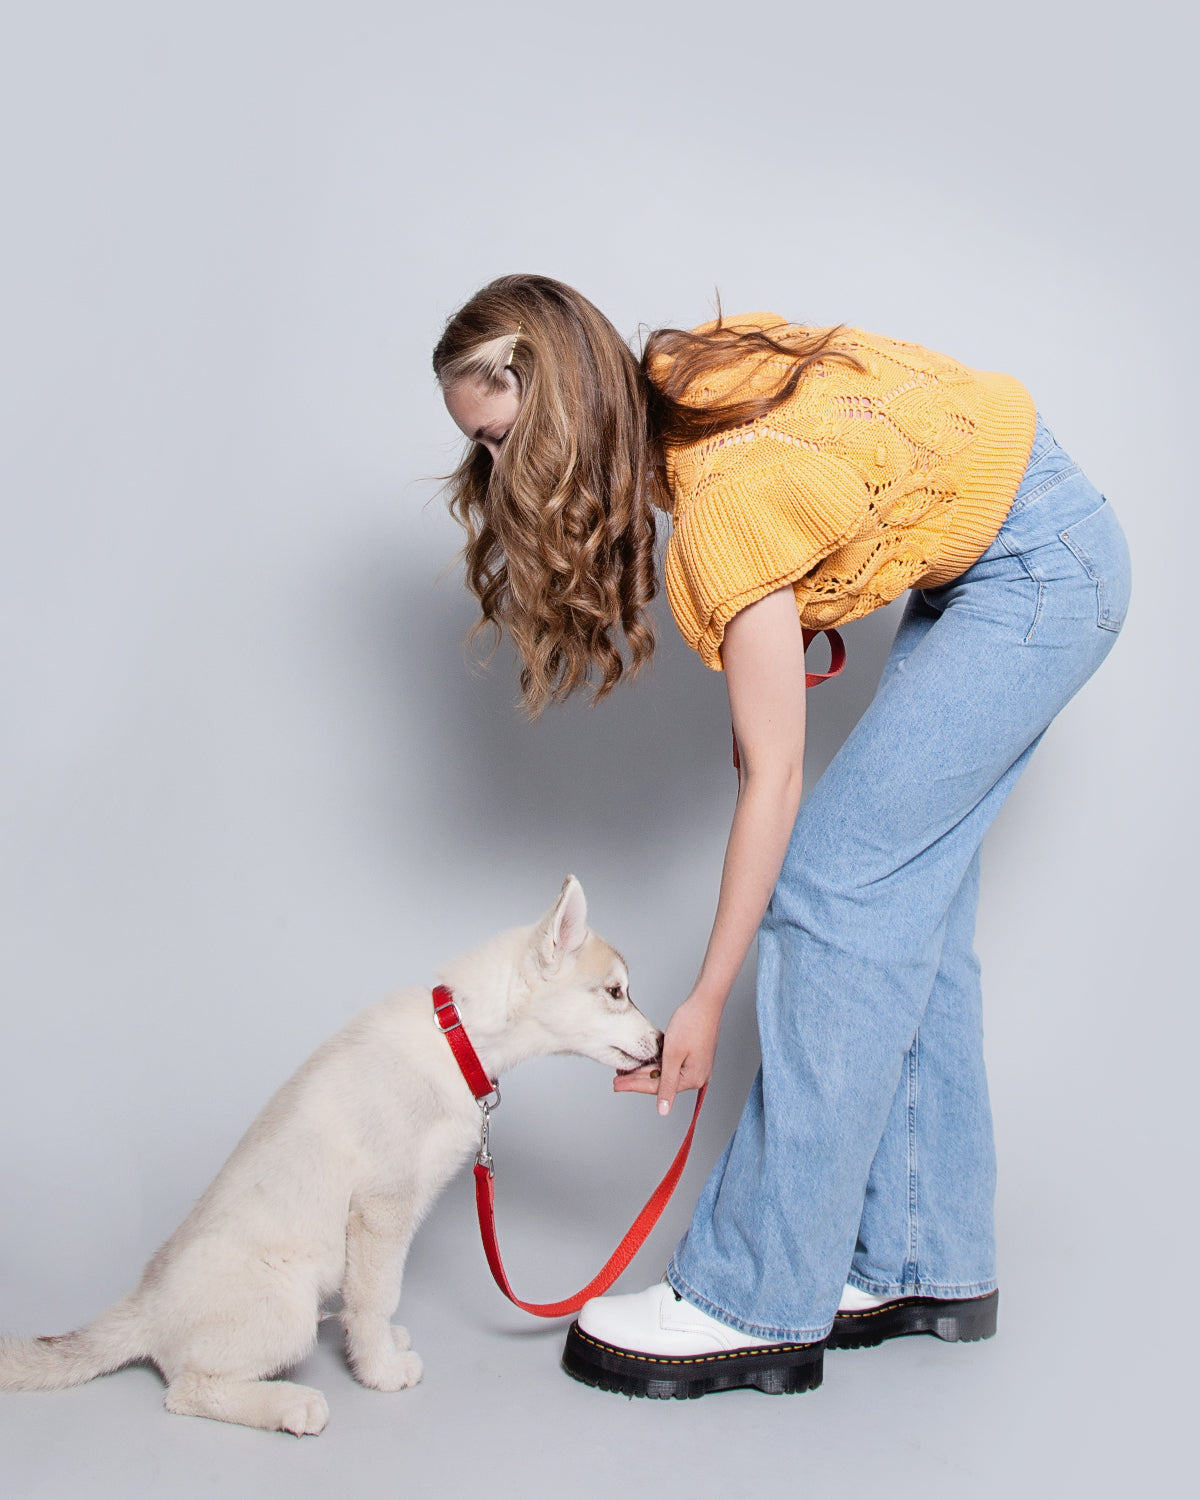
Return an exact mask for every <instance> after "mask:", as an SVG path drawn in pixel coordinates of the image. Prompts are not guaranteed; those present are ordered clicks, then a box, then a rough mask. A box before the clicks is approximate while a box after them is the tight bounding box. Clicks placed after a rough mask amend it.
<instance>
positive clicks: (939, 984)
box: [668, 420, 1129, 1341]
mask: <svg viewBox="0 0 1200 1500" xmlns="http://www.w3.org/2000/svg"><path fill="white" fill-rule="evenodd" d="M1128 595H1129V558H1128V553H1127V550H1126V547H1125V542H1124V537H1123V535H1122V533H1121V529H1120V526H1119V525H1118V523H1117V521H1116V519H1115V517H1114V516H1113V513H1112V509H1111V507H1110V506H1109V505H1108V503H1107V502H1106V501H1105V499H1104V497H1103V496H1102V495H1101V494H1099V493H1098V492H1097V491H1096V490H1095V489H1094V488H1093V487H1092V485H1091V484H1090V483H1089V482H1088V480H1087V479H1086V478H1085V477H1084V475H1083V474H1082V473H1081V472H1080V470H1079V468H1078V466H1077V465H1075V464H1074V463H1073V462H1072V461H1071V459H1070V458H1069V457H1068V456H1067V454H1066V453H1064V452H1063V450H1062V448H1061V447H1059V445H1058V444H1057V443H1056V441H1055V439H1054V437H1053V434H1052V433H1050V432H1049V431H1048V429H1047V428H1046V427H1045V426H1044V425H1043V424H1042V423H1041V422H1040V420H1039V423H1038V428H1037V434H1036V436H1035V439H1034V445H1033V450H1032V453H1031V456H1030V461H1029V465H1028V468H1027V469H1026V472H1025V476H1024V478H1023V480H1022V483H1021V487H1020V489H1019V491H1018V493H1017V496H1016V498H1015V499H1014V501H1013V504H1012V507H1011V510H1010V511H1009V514H1008V517H1007V518H1006V520H1005V523H1004V525H1003V527H1002V528H1001V530H1000V533H999V535H998V536H997V537H996V540H995V541H994V543H993V544H992V546H991V547H989V548H988V550H987V551H986V552H985V553H984V554H983V556H982V557H981V558H980V559H979V560H978V562H976V563H975V564H974V565H973V566H972V567H971V568H970V569H969V570H968V571H967V572H966V573H965V574H963V576H962V577H960V578H958V579H956V580H954V582H952V583H949V584H947V585H945V586H944V587H941V588H937V589H929V590H924V591H915V592H914V593H913V594H912V595H911V596H910V600H909V603H908V606H907V609H906V612H905V614H904V617H903V620H902V622H901V625H900V628H899V630H898V632H897V635H896V640H895V643H894V645H893V648H892V652H891V655H890V657H889V659H888V663H887V667H886V669H885V671H884V674H883V678H882V681H881V683H880V686H879V690H878V692H877V693H876V695H875V698H874V699H873V701H872V703H871V705H870V707H869V708H868V709H867V712H866V713H865V714H864V715H863V717H862V719H861V720H860V721H859V723H858V725H857V726H856V727H855V729H854V730H853V732H852V733H851V734H850V736H849V737H848V738H847V740H846V742H845V744H844V745H843V746H842V748H841V750H840V751H839V752H838V754H837V755H836V756H835V758H834V760H833V762H832V763H831V764H830V766H829V768H828V769H827V771H826V772H825V774H824V775H823V776H822V777H821V779H820V781H819V782H818V783H817V785H816V786H815V787H814V788H813V791H812V793H811V795H810V796H809V798H808V800H807V801H806V802H805V804H804V806H803V807H802V809H801V811H800V814H799V817H798V818H797V820H796V825H795V829H794V831H793V834H792V838H791V842H790V844H789V847H788V851H787V855H786V858H785V860H784V865H783V869H782V872H781V874H780V877H779V881H778V884H777V886H776V888H775V892H774V894H773V896H772V899H771V903H770V906H769V908H768V910H767V913H766V916H765V918H764V920H763V924H762V927H761V930H760V932H759V939H758V979H757V1014H758V1027H759V1038H760V1043H761V1051H762V1066H761V1068H760V1070H759V1073H758V1076H757V1078H756V1079H755V1082H754V1085H753V1087H752V1089H751V1092H750V1097H749V1098H748V1100H747V1101H746V1106H745V1109H744V1111H743V1113H742V1117H741V1120H740V1122H739V1124H738V1127H737V1130H736V1132H735V1133H734V1136H733V1138H732V1140H731V1141H730V1142H729V1144H728V1146H727V1147H726V1149H725V1151H724V1153H723V1155H722V1156H721V1158H720V1160H719V1161H718V1162H717V1165H716V1166H715V1167H714V1169H713V1172H712V1174H711V1176H710V1177H709V1180H708V1183H707V1184H706V1186H705V1188H704V1191H703V1193H702V1194H701V1197H700V1200H699V1203H698V1204H697V1207H696V1210H695V1214H694V1217H693V1219H692V1223H691V1226H690V1228H689V1229H688V1232H687V1234H686V1235H685V1237H684V1239H683V1240H682V1241H681V1242H680V1244H679V1246H678V1248H677V1249H676V1252H675V1255H674V1257H673V1259H672V1261H671V1265H670V1268H669V1270H668V1278H669V1280H670V1281H671V1283H672V1285H673V1286H674V1287H675V1289H676V1290H677V1291H678V1292H679V1293H680V1294H681V1295H682V1296H684V1297H685V1298H686V1299H687V1300H688V1301H689V1302H692V1303H694V1304H695V1305H697V1306H699V1307H702V1308H704V1309H705V1310H706V1311H707V1312H709V1313H711V1314H712V1316H714V1317H715V1318H717V1319H719V1320H720V1321H721V1322H724V1323H727V1324H729V1325H731V1326H732V1327H734V1328H739V1329H742V1330H744V1331H745V1332H747V1333H751V1334H755V1335H758V1336H760V1337H773V1336H777V1337H778V1338H780V1339H781V1340H783V1339H787V1340H799V1341H809V1340H815V1339H821V1338H824V1337H825V1336H826V1334H827V1333H828V1332H829V1329H830V1326H831V1324H832V1321H833V1317H834V1314H835V1312H836V1310H837V1306H838V1301H839V1297H840V1294H841V1290H842V1286H843V1284H844V1283H845V1282H846V1280H847V1279H849V1280H850V1281H851V1282H852V1283H853V1284H854V1285H856V1286H858V1287H860V1288H862V1289H864V1290H866V1291H871V1292H876V1293H883V1294H889V1295H921V1296H925V1297H946V1298H956V1297H971V1296H977V1295H982V1294H983V1293H986V1292H989V1291H991V1290H992V1289H993V1288H994V1287H995V1285H996V1281H995V1275H996V1273H995V1263H994V1242H993V1232H992V1200H993V1194H994V1183H995V1157H994V1151H993V1145H992V1129H991V1114H990V1110H989V1106H988V1091H987V1079H986V1075H985V1072H984V1063H983V1022H982V1006H981V994H980V979H979V964H978V961H977V960H976V957H975V954H974V950H973V937H974V927H975V908H976V896H977V891H978V886H979V848H980V843H981V841H982V839H983V835H984V833H985V832H986V830H987V828H988V826H989V825H990V823H991V822H992V819H993V818H994V817H995V816H996V813H997V812H998V811H999V809H1000V807H1001V805H1002V804H1003V802H1004V799H1005V798H1006V797H1007V795H1008V793H1009V791H1010V790H1011V789H1012V787H1013V785H1014V783H1015V782H1016V780H1017V777H1018V776H1019V775H1020V774H1021V771H1022V770H1023V769H1024V767H1025V764H1026V762H1027V761H1028V759H1029V757H1030V755H1031V754H1032V753H1033V750H1034V748H1035V747H1036V745H1037V743H1038V741H1039V740H1040V738H1041V736H1042V735H1043V733H1044V732H1045V730H1046V728H1047V726H1048V725H1049V723H1050V721H1051V720H1052V719H1053V718H1054V716H1055V714H1056V713H1057V712H1058V711H1059V709H1060V708H1062V706H1063V705H1064V704H1065V703H1066V702H1067V701H1068V700H1069V699H1070V698H1071V697H1072V696H1073V695H1074V694H1075V693H1076V692H1077V691H1078V690H1079V688H1080V687H1082V686H1083V684H1084V683H1085V682H1086V681H1087V679H1088V678H1089V677H1090V676H1091V674H1092V673H1093V672H1094V671H1095V670H1096V668H1097V667H1098V666H1099V664H1100V663H1101V661H1102V660H1103V659H1104V657H1105V656H1106V655H1107V653H1108V651H1109V649H1110V647H1111V646H1112V644H1113V642H1114V641H1115V639H1116V634H1117V632H1118V631H1119V630H1120V628H1121V623H1122V621H1123V619H1124V614H1125V608H1126V604H1127V601H1128Z"/></svg>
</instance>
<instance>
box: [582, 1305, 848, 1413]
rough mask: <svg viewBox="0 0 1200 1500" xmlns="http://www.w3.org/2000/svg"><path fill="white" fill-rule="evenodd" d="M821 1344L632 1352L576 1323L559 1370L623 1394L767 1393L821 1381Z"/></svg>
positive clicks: (783, 1392)
mask: <svg viewBox="0 0 1200 1500" xmlns="http://www.w3.org/2000/svg"><path fill="white" fill-rule="evenodd" d="M824 1351H825V1345H824V1344H823V1343H820V1344H764V1345H763V1346H762V1347H755V1348H752V1349H729V1350H725V1351H723V1352H721V1353H719V1354H694V1355H690V1356H688V1357H687V1358H685V1359H671V1358H668V1357H667V1356H666V1355H660V1354H636V1353H634V1352H633V1350H631V1349H618V1348H617V1347H616V1345H615V1344H605V1343H602V1342H601V1341H600V1340H599V1339H594V1338H592V1336H591V1334H588V1333H584V1331H583V1330H582V1329H581V1328H580V1326H579V1324H578V1323H572V1324H571V1327H570V1328H569V1329H568V1331H567V1342H566V1347H565V1348H564V1349H563V1357H562V1362H563V1369H564V1370H565V1371H566V1372H567V1374H568V1375H573V1376H574V1377H575V1379H576V1380H582V1381H583V1383H584V1384H585V1385H594V1386H598V1387H599V1389H600V1390H602V1391H616V1392H618V1393H619V1394H620V1395H622V1396H649V1397H651V1398H657V1399H659V1400H666V1399H667V1398H669V1397H671V1396H674V1397H676V1398H677V1399H678V1400H680V1401H688V1400H691V1399H692V1398H693V1397H695V1396H706V1395H708V1393H709V1392H710V1391H729V1390H734V1389H735V1388H737V1387H739V1386H751V1387H753V1389H755V1390H759V1391H765V1392H766V1393H767V1395H769V1396H782V1395H787V1394H790V1393H792V1392H796V1391H811V1390H815V1389H816V1387H817V1386H819V1385H820V1384H821V1360H822V1355H823V1354H824Z"/></svg>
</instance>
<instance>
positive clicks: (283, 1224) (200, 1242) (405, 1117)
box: [0, 876, 661, 1435]
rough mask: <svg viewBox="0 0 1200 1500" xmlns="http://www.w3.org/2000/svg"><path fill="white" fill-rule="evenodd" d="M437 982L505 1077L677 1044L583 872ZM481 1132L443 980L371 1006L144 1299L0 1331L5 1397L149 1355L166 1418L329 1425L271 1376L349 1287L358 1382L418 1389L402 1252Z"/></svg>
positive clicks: (158, 1263) (300, 1087)
mask: <svg viewBox="0 0 1200 1500" xmlns="http://www.w3.org/2000/svg"><path fill="white" fill-rule="evenodd" d="M439 978H440V980H441V981H442V982H443V983H444V984H447V985H448V986H449V987H450V988H451V989H452V990H453V991H454V996H455V1000H456V1002H457V1004H458V1007H459V1012H460V1014H461V1016H462V1018H463V1022H464V1024H465V1026H466V1028H467V1032H468V1034H469V1035H470V1037H471V1040H472V1042H473V1043H474V1045H475V1048H476V1051H477V1052H478V1053H479V1057H480V1060H481V1061H482V1063H483V1065H484V1067H485V1068H486V1069H487V1072H488V1074H489V1076H490V1077H492V1078H497V1077H499V1076H500V1074H502V1073H504V1072H505V1071H507V1070H508V1069H509V1068H511V1067H513V1066H514V1064H516V1063H519V1062H523V1061H524V1060H525V1059H526V1058H531V1057H539V1056H544V1055H546V1054H548V1053H553V1052H573V1053H579V1054H582V1055H583V1056H584V1057H591V1058H594V1059H595V1060H596V1061H597V1062H601V1063H605V1064H607V1065H608V1066H609V1067H615V1068H618V1069H622V1068H629V1067H633V1066H635V1065H637V1064H638V1063H642V1062H646V1061H648V1060H650V1059H651V1058H653V1057H655V1056H656V1055H657V1052H658V1048H659V1045H660V1043H661V1036H660V1033H659V1032H658V1031H657V1030H656V1029H655V1028H654V1027H653V1026H652V1025H651V1024H650V1023H649V1022H648V1021H647V1020H646V1018H645V1017H644V1016H643V1015H642V1014H641V1013H640V1012H639V1011H638V1010H636V1009H635V1008H634V1006H633V1005H632V1004H631V1003H630V1000H629V996H628V972H627V970H626V967H625V962H624V960H623V959H622V958H621V956H620V954H619V953H617V952H616V950H615V949H613V948H611V947H610V946H609V945H608V944H607V943H605V942H604V941H603V940H602V939H601V938H598V937H596V936H595V935H594V934H593V933H590V932H589V931H588V928H587V906H586V903H585V901H584V896H583V891H582V889H581V887H580V885H579V882H578V881H577V880H576V879H575V878H574V876H568V878H567V880H566V881H565V883H564V885H563V888H562V892H561V894H560V895H559V898H558V900H557V901H556V902H555V904H554V905H553V906H552V907H551V909H550V910H549V911H548V912H547V913H546V915H545V916H544V917H543V918H542V920H541V921H540V922H538V923H536V924H535V925H534V926H532V927H523V928H518V929H515V930H514V931H511V932H505V933H501V934H500V935H499V936H498V937H496V938H493V939H492V940H491V942H489V943H486V944H484V945H483V946H482V947H480V948H477V949H476V950H474V951H473V952H471V953H468V954H466V955H465V956H463V957H462V958H459V959H457V960H455V961H454V962H453V963H450V964H447V965H446V966H445V968H444V969H443V970H442V972H441V974H440V975H439ZM478 1134H479V1110H478V1108H477V1107H476V1104H475V1101H474V1100H473V1098H472V1097H471V1093H470V1090H469V1089H468V1088H467V1085H466V1084H465V1082H464V1081H463V1078H462V1075H461V1074H460V1072H459V1070H458V1065H457V1063H456V1062H455V1060H454V1057H453V1055H452V1054H451V1051H450V1047H449V1045H448V1044H447V1042H446V1040H445V1038H444V1037H443V1036H442V1035H441V1034H440V1032H439V1030H438V1027H437V1025H436V1023H435V1021H434V1018H433V1006H432V1000H431V997H430V991H429V990H428V989H409V990H402V991H401V992H400V993H399V994H398V995H394V996H392V997H391V998H390V999H388V1000H383V1001H380V1002H379V1003H378V1004H376V1005H372V1006H368V1007H367V1009H366V1010H363V1011H360V1012H359V1014H358V1015H357V1016H355V1017H354V1018H353V1019H352V1020H351V1021H350V1022H349V1024H348V1025H346V1026H344V1027H343V1028H342V1030H341V1031H339V1032H338V1033H337V1034H336V1035H335V1036H332V1037H330V1039H329V1040H328V1041H327V1042H325V1043H324V1044H323V1045H322V1046H320V1047H319V1048H318V1049H317V1050H316V1052H314V1053H313V1055H312V1056H311V1057H310V1058H309V1059H308V1061H307V1062H305V1063H303V1064H302V1065H301V1067H300V1068H299V1069H298V1070H297V1071H296V1073H294V1074H293V1076H292V1077H291V1078H290V1079H289V1080H288V1081H287V1083H285V1084H284V1085H283V1087H282V1088H281V1089H280V1090H279V1091H278V1093H276V1094H275V1096H274V1097H273V1098H272V1099H271V1100H270V1101H269V1102H268V1103H267V1105H266V1107H265V1108H264V1109H263V1111H262V1113H261V1114H260V1115H259V1116H258V1118H257V1119H256V1120H255V1121H254V1123H253V1124H252V1125H251V1126H250V1129H249V1130H248V1131H247V1132H246V1134H245V1135H244V1136H243V1137H242V1139H241V1141H239V1143H238V1144H237V1146H236V1147H235V1148H234V1151H233V1154H232V1155H231V1156H230V1158H229V1160H228V1161H227V1162H226V1163H225V1165H224V1166H223V1167H222V1168H221V1170H220V1172H219V1173H218V1174H217V1176H216V1179H215V1180H214V1181H213V1183H212V1185H211V1186H210V1187H209V1188H208V1190H207V1192H205V1193H204V1195H203V1197H201V1198H200V1200H199V1202H198V1203H197V1204H196V1206H195V1208H193V1209H192V1211H191V1213H190V1214H189V1215H188V1216H187V1218H186V1219H185V1220H184V1221H183V1223H182V1224H181V1225H180V1226H179V1228H178V1229H177V1230H176V1231H175V1233H174V1234H173V1235H172V1236H171V1238H170V1239H169V1240H168V1241H167V1242H166V1244H165V1245H163V1246H162V1248H161V1249H160V1250H159V1251H158V1252H157V1253H156V1254H155V1255H154V1256H153V1258H152V1259H151V1260H150V1263H149V1264H148V1265H147V1267H146V1269H145V1271H144V1272H143V1274H142V1279H141V1281H140V1282H139V1283H138V1286H137V1288H136V1289H135V1290H134V1291H133V1292H131V1293H130V1294H129V1296H128V1297H126V1298H124V1299H123V1300H122V1301H121V1302H118V1303H117V1304H116V1305H115V1306H114V1307H111V1308H110V1309H109V1310H108V1311H107V1312H105V1313H103V1314H101V1316H100V1317H99V1318H97V1319H96V1320H95V1321H94V1322H92V1323H89V1324H88V1325H87V1327H85V1328H81V1329H78V1330H77V1331H76V1332H74V1333H67V1334H62V1335H59V1336H58V1337H56V1338H43V1339H6V1340H4V1341H0V1390H8V1391H13V1390H50V1389H56V1388H58V1387H62V1386H67V1385H77V1384H80V1383H81V1382H83V1381H85V1380H91V1379H93V1378H94V1377H95V1376H97V1375H101V1374H104V1373H106V1372H108V1371H110V1370H116V1369H119V1368H120V1367H121V1366H123V1365H126V1364H129V1363H130V1362H131V1361H133V1360H137V1359H146V1358H149V1359H152V1360H153V1361H154V1363H155V1364H156V1365H158V1367H159V1369H160V1370H161V1371H162V1373H163V1376H164V1377H165V1379H166V1381H167V1393H166V1399H165V1404H166V1407H167V1410H168V1411H173V1412H180V1413H182V1414H184V1415H190V1416H202V1417H215V1418H216V1419H217V1420H219V1421H223V1422H240V1423H242V1424H244V1425H246V1426H248V1427H266V1428H278V1429H281V1430H283V1431H286V1432H294V1433H296V1434H297V1435H299V1434H302V1433H318V1432H320V1431H321V1429H322V1428H323V1427H324V1426H325V1422H326V1419H327V1417H328V1415H329V1409H328V1407H327V1405H326V1403H325V1398H324V1396H323V1395H322V1394H321V1392H320V1391H315V1390H311V1389H309V1388H308V1387H306V1386H302V1385H295V1384H293V1383H292V1382H290V1381H286V1380H272V1379H269V1378H267V1377H270V1376H273V1375H276V1374H278V1373H279V1372H281V1371H283V1370H286V1369H287V1368H288V1367H289V1366H291V1365H294V1364H295V1363H296V1362H297V1361H298V1360H299V1359H301V1358H302V1357H303V1356H304V1355H305V1354H306V1353H307V1352H308V1350H309V1349H311V1348H312V1346H313V1343H314V1342H315V1339H316V1329H317V1320H318V1317H319V1313H320V1308H321V1303H322V1301H323V1300H324V1299H325V1298H328V1297H330V1296H332V1295H333V1294H334V1293H337V1292H340V1293H341V1296H342V1303H343V1309H342V1313H341V1317H342V1322H343V1324H344V1326H345V1332H346V1351H347V1355H348V1357H349V1361H350V1364H351V1367H352V1368H353V1370H354V1373H355V1375H356V1376H357V1377H358V1379H359V1380H360V1381H361V1382H362V1383H363V1384H364V1385H368V1386H372V1387H374V1388H375V1389H376V1390H381V1391H398V1390H401V1389H403V1387H405V1386H409V1385H413V1384H415V1383H416V1381H418V1380H419V1379H420V1378H421V1361H420V1359H419V1357H418V1356H417V1355H416V1354H414V1353H413V1352H412V1350H411V1349H410V1348H409V1341H408V1334H407V1332H406V1331H405V1330H404V1329H403V1328H399V1327H396V1326H394V1325H393V1324H392V1323H391V1321H390V1320H391V1316H392V1313H393V1312H394V1311H395V1308H396V1305H397V1303H398V1301H399V1299H400V1279H401V1273H402V1271H403V1268H404V1260H405V1256H406V1254H407V1251H408V1247H409V1244H410V1242H411V1240H412V1237H413V1234H414V1232H415V1231H416V1228H417V1226H418V1224H419V1223H420V1221H421V1219H422V1217H423V1216H424V1215H425V1213H426V1212H427V1211H428V1209H429V1207H430V1205H431V1204H432V1203H433V1200H434V1198H435V1197H436V1196H437V1194H438V1192H439V1191H440V1190H441V1188H442V1187H443V1186H444V1185H445V1183H446V1182H447V1180H448V1179H449V1178H450V1177H451V1176H452V1175H453V1174H454V1172H455V1171H456V1170H457V1169H458V1168H459V1167H460V1166H461V1165H462V1164H463V1162H464V1161H465V1160H466V1158H467V1157H468V1156H469V1155H470V1154H471V1151H472V1148H473V1147H474V1146H475V1144H476V1141H477V1139H478Z"/></svg>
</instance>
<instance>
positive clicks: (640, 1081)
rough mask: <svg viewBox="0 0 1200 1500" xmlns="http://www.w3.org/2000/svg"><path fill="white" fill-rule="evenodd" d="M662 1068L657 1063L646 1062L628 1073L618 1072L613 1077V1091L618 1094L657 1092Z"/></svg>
mask: <svg viewBox="0 0 1200 1500" xmlns="http://www.w3.org/2000/svg"><path fill="white" fill-rule="evenodd" d="M660 1075H661V1069H660V1068H659V1065H658V1064H657V1063H646V1064H645V1065H644V1066H643V1067H640V1068H634V1069H632V1070H631V1071H630V1072H628V1073H618V1074H617V1076H616V1077H615V1078H614V1079H613V1092H614V1093H617V1094H657V1093H658V1080H659V1077H660Z"/></svg>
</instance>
